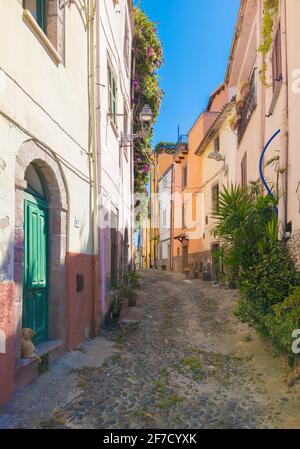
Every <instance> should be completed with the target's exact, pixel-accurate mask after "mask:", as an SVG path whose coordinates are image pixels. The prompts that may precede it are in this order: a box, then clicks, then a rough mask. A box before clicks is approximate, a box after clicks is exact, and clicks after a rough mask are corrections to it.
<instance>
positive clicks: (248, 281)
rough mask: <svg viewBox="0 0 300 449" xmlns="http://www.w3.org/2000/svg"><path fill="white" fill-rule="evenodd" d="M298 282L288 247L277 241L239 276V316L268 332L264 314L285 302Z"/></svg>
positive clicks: (271, 311)
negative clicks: (265, 327)
mask: <svg viewBox="0 0 300 449" xmlns="http://www.w3.org/2000/svg"><path fill="white" fill-rule="evenodd" d="M296 284H297V276H296V272H295V268H294V265H293V262H292V260H291V258H290V255H289V253H288V250H287V248H286V247H285V246H284V244H283V243H282V242H274V243H273V244H272V247H271V249H269V250H268V251H267V252H266V253H265V254H263V255H262V256H261V258H260V260H259V261H258V262H257V263H256V264H255V265H254V266H252V267H249V268H248V270H245V271H244V272H243V273H242V275H241V276H240V280H239V289H240V292H241V300H240V305H239V312H238V314H239V316H240V317H241V318H243V320H244V321H248V322H250V323H251V324H253V325H255V327H256V328H257V329H258V330H260V331H262V332H265V329H264V326H265V316H266V315H267V314H270V313H271V314H272V313H273V306H274V305H276V304H279V303H282V302H283V301H284V300H285V298H287V297H288V296H289V294H290V292H291V289H292V288H294V286H295V285H296Z"/></svg>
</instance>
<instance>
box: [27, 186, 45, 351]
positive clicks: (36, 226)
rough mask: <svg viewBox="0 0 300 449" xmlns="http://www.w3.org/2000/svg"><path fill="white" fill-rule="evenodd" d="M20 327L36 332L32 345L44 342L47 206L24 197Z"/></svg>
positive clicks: (36, 199)
mask: <svg viewBox="0 0 300 449" xmlns="http://www.w3.org/2000/svg"><path fill="white" fill-rule="evenodd" d="M24 207H25V210H24V212H25V213H24V262H23V266H24V280H23V323H22V327H30V328H31V329H33V330H34V331H35V332H36V336H35V337H34V339H33V341H34V343H35V344H38V343H42V342H43V341H46V340H47V337H48V335H47V327H48V322H47V321H48V320H47V311H48V304H47V220H48V213H47V203H46V202H45V201H44V200H42V199H40V198H37V197H35V196H33V195H30V194H28V193H25V203H24Z"/></svg>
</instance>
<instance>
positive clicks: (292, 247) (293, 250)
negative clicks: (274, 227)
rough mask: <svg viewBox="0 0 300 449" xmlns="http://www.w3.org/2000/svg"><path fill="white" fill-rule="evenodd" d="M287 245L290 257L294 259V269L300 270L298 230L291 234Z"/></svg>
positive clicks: (299, 233)
mask: <svg viewBox="0 0 300 449" xmlns="http://www.w3.org/2000/svg"><path fill="white" fill-rule="evenodd" d="M287 245H288V248H289V251H290V254H291V256H292V259H293V260H294V263H295V266H296V269H297V270H298V271H300V230H298V231H297V232H295V233H294V234H293V235H292V237H291V238H290V240H289V241H288V244H287Z"/></svg>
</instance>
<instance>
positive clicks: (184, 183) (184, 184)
mask: <svg viewBox="0 0 300 449" xmlns="http://www.w3.org/2000/svg"><path fill="white" fill-rule="evenodd" d="M186 186H187V165H185V166H184V167H183V168H182V188H183V189H184V188H185V187H186Z"/></svg>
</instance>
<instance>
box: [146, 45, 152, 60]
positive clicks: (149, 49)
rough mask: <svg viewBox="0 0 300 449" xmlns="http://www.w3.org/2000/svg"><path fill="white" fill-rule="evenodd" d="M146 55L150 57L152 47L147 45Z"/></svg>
mask: <svg viewBox="0 0 300 449" xmlns="http://www.w3.org/2000/svg"><path fill="white" fill-rule="evenodd" d="M146 55H147V58H150V56H151V55H152V48H151V47H147V51H146Z"/></svg>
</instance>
